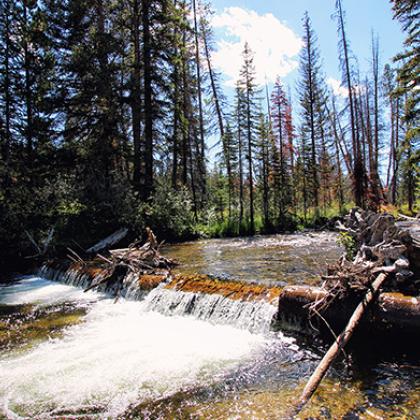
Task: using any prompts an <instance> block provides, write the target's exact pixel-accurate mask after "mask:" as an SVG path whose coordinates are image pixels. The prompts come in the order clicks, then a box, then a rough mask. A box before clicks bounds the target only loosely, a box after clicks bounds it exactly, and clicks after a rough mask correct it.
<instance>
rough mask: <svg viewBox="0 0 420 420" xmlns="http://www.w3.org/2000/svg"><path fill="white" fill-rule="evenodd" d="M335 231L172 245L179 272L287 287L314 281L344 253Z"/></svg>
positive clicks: (167, 252)
mask: <svg viewBox="0 0 420 420" xmlns="http://www.w3.org/2000/svg"><path fill="white" fill-rule="evenodd" d="M342 252H343V250H342V248H341V247H340V246H339V245H338V244H337V235H336V234H335V233H332V232H313V233H297V234H290V235H270V236H255V237H249V238H234V239H230V238H226V239H208V240H199V241H194V242H186V243H181V244H176V245H170V246H167V247H165V248H164V249H163V253H164V254H165V255H166V256H168V257H170V258H174V259H176V260H178V261H179V262H180V266H179V267H178V269H177V270H175V271H177V272H182V273H186V274H192V273H200V274H208V275H211V276H214V277H218V278H226V279H233V280H240V281H244V282H256V283H264V284H270V285H279V286H283V285H285V284H310V283H313V282H316V281H318V278H317V275H319V274H321V273H323V272H325V269H326V266H327V264H329V263H333V262H334V261H336V260H337V258H338V257H339V256H340V255H341V254H342Z"/></svg>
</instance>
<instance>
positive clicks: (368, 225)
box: [286, 208, 420, 419]
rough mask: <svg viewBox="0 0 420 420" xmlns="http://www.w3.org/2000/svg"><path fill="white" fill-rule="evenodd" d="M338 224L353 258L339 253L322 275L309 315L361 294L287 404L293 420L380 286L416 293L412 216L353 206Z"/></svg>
mask: <svg viewBox="0 0 420 420" xmlns="http://www.w3.org/2000/svg"><path fill="white" fill-rule="evenodd" d="M337 228H338V229H339V230H340V231H341V232H346V234H347V235H349V236H350V237H351V238H352V240H353V241H354V245H355V247H354V248H355V251H357V252H356V255H355V257H354V259H353V260H351V261H350V260H349V259H347V258H346V256H343V257H342V258H341V259H340V260H339V262H338V263H337V264H336V265H335V266H332V267H329V272H328V275H327V276H323V279H324V284H323V288H325V289H326V290H327V291H328V293H327V294H326V295H325V296H324V297H323V298H321V299H319V300H317V301H315V302H314V303H312V304H311V306H310V310H311V312H312V314H313V315H316V316H319V317H320V318H321V319H322V320H324V321H325V319H324V318H323V317H322V312H323V311H325V310H326V308H327V307H328V306H329V305H331V304H332V302H333V301H335V300H336V299H346V298H348V297H351V296H352V295H353V297H354V295H358V294H362V297H361V300H360V303H359V304H358V305H357V307H356V309H355V310H354V312H353V315H352V316H351V317H350V319H349V321H348V323H347V325H346V327H345V328H344V330H343V331H342V332H341V334H339V335H338V336H335V340H334V342H333V344H332V345H331V346H330V348H329V349H328V351H327V353H326V354H325V355H324V357H323V358H322V360H321V361H320V363H319V365H318V367H317V368H316V369H315V371H314V372H313V373H312V375H311V377H310V378H309V380H308V382H307V383H306V385H305V388H304V389H303V392H302V394H301V395H300V397H299V398H298V399H297V400H296V402H295V404H294V405H293V406H292V407H291V408H290V410H289V412H288V413H287V416H286V418H287V419H295V418H296V416H297V415H298V414H299V413H300V411H301V410H302V409H303V407H304V406H305V405H306V404H307V403H308V401H309V400H310V399H311V397H312V395H313V394H314V392H315V391H316V389H317V387H318V385H319V384H320V382H321V381H322V379H323V378H324V376H325V375H326V373H327V371H328V369H329V368H330V366H331V365H332V363H333V362H334V360H335V359H336V358H337V356H338V354H339V353H340V351H343V349H344V347H345V346H346V344H347V343H348V342H349V340H350V338H351V337H352V335H353V333H354V331H355V330H356V329H357V326H358V325H359V323H360V321H361V319H362V317H363V315H364V313H365V312H366V309H367V308H368V306H369V304H370V303H372V302H373V301H374V300H375V299H376V297H377V296H378V294H379V293H380V291H381V290H384V288H385V287H386V288H388V289H391V290H394V291H401V290H403V291H404V289H405V291H406V290H407V289H411V290H410V291H411V293H412V294H413V295H418V294H419V261H420V258H419V257H420V235H419V233H420V224H419V221H418V220H416V219H412V220H410V221H409V223H406V222H405V223H404V224H401V225H398V223H397V222H396V220H395V218H394V217H393V216H392V215H389V214H381V213H373V212H371V211H369V210H361V209H358V208H354V209H353V210H352V211H351V212H350V214H349V215H348V216H346V217H345V219H344V222H343V223H342V222H338V223H337ZM325 322H326V321H325ZM330 330H331V332H333V331H332V329H331V328H330ZM334 335H335V334H334Z"/></svg>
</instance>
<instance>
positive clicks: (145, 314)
mask: <svg viewBox="0 0 420 420" xmlns="http://www.w3.org/2000/svg"><path fill="white" fill-rule="evenodd" d="M298 237H299V242H298V243H299V244H301V243H302V242H303V241H307V243H308V244H310V245H308V246H310V247H311V248H314V249H315V248H316V249H317V251H316V252H317V253H318V255H322V258H324V259H328V258H333V255H335V254H337V253H338V252H339V250H338V248H337V247H336V246H335V245H334V244H333V243H332V242H330V240H329V239H328V241H327V242H328V247H327V248H326V251H325V252H324V253H322V252H321V250H320V249H319V243H320V239H321V237H322V236H321V237H318V238H317V240H314V237H313V236H309V237H306V236H305V235H298ZM326 237H327V238H329V237H330V236H329V234H327V236H326ZM286 238H287V239H286ZM286 238H285V237H280V236H279V237H268V238H266V242H264V238H257V239H255V241H254V245H255V246H253V245H252V244H253V241H252V240H249V239H245V240H236V239H235V240H222V241H219V240H216V241H200V242H199V243H198V244H197V243H192V244H191V245H189V244H186V245H181V246H176V247H174V249H173V250H171V249H168V250H167V253H168V254H171V255H175V254H176V255H177V256H178V258H179V259H180V260H182V259H183V258H184V261H188V263H189V269H191V270H192V268H191V267H192V266H193V265H194V264H195V263H193V262H192V259H193V258H192V257H193V255H194V253H195V252H196V251H197V250H198V249H201V250H202V252H201V254H200V253H198V254H200V255H201V256H199V257H198V261H199V263H197V264H199V267H198V265H196V267H197V270H198V271H202V272H207V273H209V274H213V275H215V274H217V273H218V272H217V270H218V269H219V270H221V271H222V272H223V273H225V275H226V276H229V277H232V278H238V277H240V278H241V279H242V280H246V281H250V280H252V277H253V276H255V279H254V280H258V279H260V276H261V280H262V281H263V282H269V283H272V282H275V281H276V280H277V281H285V282H286V280H285V279H286V278H288V277H287V275H288V274H290V273H291V275H292V277H293V276H295V275H296V272H293V271H290V270H288V271H287V272H286V273H285V275H284V276H283V275H281V274H282V272H281V271H278V272H277V274H276V275H274V273H273V272H272V271H271V270H267V271H266V272H264V271H263V269H262V268H261V269H260V271H258V272H256V274H255V273H254V274H252V272H251V271H247V270H243V269H242V268H241V267H244V266H245V267H248V266H249V263H250V261H249V260H250V256H251V255H253V256H254V257H255V259H254V260H253V262H252V264H256V263H255V261H256V260H258V259H260V258H261V256H262V255H263V252H262V251H261V249H260V248H262V249H265V250H266V256H267V258H269V259H271V261H274V260H275V258H276V254H275V249H276V246H277V247H278V248H279V254H280V255H281V256H277V257H278V259H281V260H285V259H286V257H285V255H286V254H287V247H289V248H288V249H289V251H290V255H289V256H288V258H289V257H290V259H293V258H295V256H296V258H297V260H298V262H297V263H296V264H297V266H298V267H300V268H299V270H301V271H300V272H301V273H304V272H309V273H310V274H311V275H312V272H311V271H310V270H313V268H311V267H309V265H308V266H305V265H304V263H302V255H303V254H304V251H303V250H302V249H299V248H303V245H302V246H300V245H298V243H297V242H296V241H295V242H294V243H292V242H291V239H290V238H293V236H289V235H288V236H287V237H286ZM276 241H277V242H276ZM286 241H289V242H288V244H287V245H286V244H285V243H286ZM263 243H265V244H267V245H263ZM276 244H277V245H276ZM190 246H191V249H190V250H189V247H190ZM217 248H219V249H221V250H222V251H221V252H222V255H223V261H224V262H223V263H220V265H218V264H219V262H218V256H220V255H221V254H218V253H217V252H216V249H217ZM229 248H230V249H229ZM180 249H182V253H181V252H180ZM208 249H211V251H209V252H207V250H208ZM235 249H236V250H237V254H235V253H234V250H235ZM250 249H251V250H252V249H253V250H254V252H249V250H250ZM226 253H229V254H230V257H231V258H232V261H231V264H229V262H228V260H227V259H226V258H227V257H226ZM181 254H182V255H181ZM188 255H189V257H188ZM203 255H205V260H206V261H207V263H208V264H207V268H206V266H205V264H204V263H203V259H204V257H203ZM211 255H213V256H214V257H212V258H211V257H210V256H211ZM182 256H183V257H182ZM319 258H320V257H319ZM252 264H251V265H252ZM273 264H274V262H273ZM308 264H309V263H308ZM215 267H216V269H215ZM318 269H321V263H320V265H319V267H317V268H315V269H314V270H313V271H314V272H315V271H316V270H318ZM276 270H277V269H276ZM61 280H62V281H63V282H66V283H67V284H62V283H58V282H52V281H48V280H45V279H42V278H40V277H36V276H29V277H24V278H21V279H19V280H18V281H16V282H14V283H12V284H8V285H6V284H5V285H0V418H2V417H3V418H10V419H14V418H28V419H29V418H31V419H32V418H36V419H47V418H59V419H73V418H78V419H80V418H86V419H88V418H120V419H126V418H133V419H134V418H135V419H278V418H281V415H282V414H283V413H285V411H286V410H287V408H288V407H289V406H290V404H291V403H292V401H293V400H294V398H296V396H297V395H298V394H299V391H300V390H301V389H302V387H303V386H304V383H305V381H306V380H307V378H308V375H309V374H310V373H311V372H312V370H313V369H314V368H315V366H316V364H317V363H318V361H319V357H320V354H321V350H318V349H316V348H315V346H308V345H304V344H301V343H300V342H297V341H295V340H294V339H293V338H291V337H288V336H286V335H284V334H282V333H281V332H274V331H271V330H270V324H271V318H272V316H273V314H274V312H275V307H274V306H273V305H270V304H268V303H265V302H241V301H233V300H230V299H227V298H224V297H221V296H218V295H203V294H195V293H183V292H178V291H174V290H167V289H164V288H162V287H158V288H157V289H154V290H153V291H151V292H150V293H149V294H147V295H141V296H140V295H137V294H135V293H133V294H130V293H127V298H132V299H136V300H124V299H120V300H119V301H118V302H116V303H115V302H114V299H112V298H110V297H109V296H107V295H106V294H101V293H96V292H88V293H83V291H82V289H81V288H77V287H75V286H73V285H72V284H75V283H76V282H77V281H79V280H80V279H77V278H72V277H71V276H69V277H68V278H63V279H61ZM290 281H291V280H290ZM303 281H304V280H302V282H303ZM138 299H140V300H138ZM413 346H415V343H413ZM370 350H371V352H369V356H370V357H365V355H360V357H359V356H357V355H354V356H353V358H354V360H353V362H352V363H351V364H350V368H348V369H346V368H345V367H344V365H343V364H338V365H337V367H338V369H337V371H332V372H331V374H330V375H329V378H328V379H327V380H325V381H324V383H323V384H322V385H321V388H320V389H319V391H318V392H317V394H316V396H315V397H314V400H313V402H312V404H310V406H308V408H307V409H306V410H305V411H304V413H303V415H302V418H333V419H336V418H337V419H338V418H346V419H356V418H366V419H378V418H394V419H396V418H401V419H403V418H404V419H405V418H408V419H410V418H413V419H415V418H420V411H419V408H418V407H419V406H420V397H419V391H420V386H419V383H420V368H419V364H418V355H417V354H416V352H415V351H414V353H415V355H414V356H413V355H411V356H410V355H398V357H390V356H386V355H385V356H383V357H382V356H378V355H377V354H376V353H377V351H378V349H373V348H372V349H370ZM358 357H359V359H360V360H359V359H358Z"/></svg>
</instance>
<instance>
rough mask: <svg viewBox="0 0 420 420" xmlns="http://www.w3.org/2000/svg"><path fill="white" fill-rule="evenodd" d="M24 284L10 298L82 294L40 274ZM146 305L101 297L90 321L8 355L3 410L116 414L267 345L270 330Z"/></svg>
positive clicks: (219, 372) (224, 369)
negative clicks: (250, 328)
mask: <svg viewBox="0 0 420 420" xmlns="http://www.w3.org/2000/svg"><path fill="white" fill-rule="evenodd" d="M23 283H24V284H25V287H23V286H22V285H20V286H19V285H17V286H16V288H15V292H14V293H13V295H12V294H11V293H10V290H9V292H7V293H4V291H3V293H2V300H4V299H5V300H8V301H10V302H16V301H19V302H22V301H24V302H28V301H29V300H30V299H33V301H37V302H40V301H41V302H43V303H45V302H46V301H48V302H52V301H53V300H54V299H56V298H57V296H58V295H61V294H63V293H64V294H66V293H67V292H69V290H68V289H73V291H74V294H73V292H70V293H67V299H68V298H75V297H76V296H77V292H80V291H77V290H75V289H74V288H68V287H67V286H62V285H59V284H57V287H58V289H57V290H56V289H54V288H53V286H52V285H51V284H49V282H45V281H43V280H40V279H36V278H34V279H32V280H31V279H27V281H26V282H23ZM35 284H37V285H38V286H37V287H35V286H34V285H35ZM19 287H21V288H19ZM59 290H60V292H59ZM82 296H83V295H79V296H78V297H80V298H81V297H82ZM143 306H144V305H143V304H142V303H139V302H125V301H123V302H120V303H117V304H114V303H113V302H112V300H109V299H103V300H100V301H97V302H96V303H93V305H92V307H91V310H90V311H89V313H88V314H87V316H86V319H85V322H84V323H83V324H80V325H77V326H73V327H71V328H69V329H68V330H67V331H66V333H65V335H64V337H63V338H62V339H54V340H50V341H47V342H44V343H42V344H40V345H39V346H38V347H36V348H35V349H33V350H31V351H29V352H27V353H24V354H23V355H13V353H12V354H11V355H9V356H8V357H7V358H6V359H3V360H1V361H0V396H1V399H2V410H3V413H5V414H6V415H7V416H9V417H12V416H14V415H16V414H19V415H27V416H28V415H29V416H41V417H42V415H45V414H46V413H53V412H56V413H57V412H66V410H70V409H71V410H72V411H74V409H75V408H77V407H79V408H80V409H81V408H82V407H84V408H85V409H86V407H90V408H91V410H92V411H93V412H96V413H98V412H101V413H102V414H104V413H106V414H109V415H111V416H115V415H117V414H119V413H122V412H124V411H125V410H126V409H127V408H128V407H129V406H130V404H134V403H138V402H139V401H144V400H146V399H153V398H158V397H162V396H165V395H169V394H171V393H174V392H176V391H179V390H181V389H188V388H189V387H192V386H199V385H200V384H201V385H204V384H206V385H208V384H209V383H211V382H212V381H215V380H217V378H218V377H220V376H223V375H225V374H227V373H228V372H230V371H231V370H232V369H234V368H235V367H237V366H238V364H239V363H241V362H244V361H246V360H247V359H248V358H250V357H251V356H252V355H255V354H256V353H258V352H259V351H261V350H262V349H263V348H264V346H265V345H266V344H267V339H266V338H264V337H263V336H261V335H256V334H251V333H250V332H248V331H245V330H239V329H236V328H233V327H230V326H220V325H212V324H210V323H206V322H203V321H199V320H195V319H193V318H188V317H165V316H163V315H161V314H158V313H155V312H145V310H144V309H143ZM89 410H90V409H89Z"/></svg>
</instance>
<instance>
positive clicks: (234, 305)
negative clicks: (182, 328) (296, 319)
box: [143, 287, 277, 333]
mask: <svg viewBox="0 0 420 420" xmlns="http://www.w3.org/2000/svg"><path fill="white" fill-rule="evenodd" d="M143 305H144V307H145V309H146V310H149V311H156V312H159V313H161V314H164V315H167V316H168V315H170V316H184V315H191V316H193V317H195V318H197V319H201V320H205V321H209V322H211V323H215V324H227V325H233V326H235V327H237V328H241V329H246V330H248V331H251V332H257V333H261V332H268V331H269V330H270V326H271V323H272V320H273V317H274V315H275V314H276V311H277V309H276V307H275V306H274V305H272V304H270V303H267V302H265V301H263V300H260V301H242V300H232V299H229V298H226V297H224V296H222V295H219V294H205V293H200V292H197V293H193V292H181V291H177V290H171V289H165V288H162V287H158V288H156V289H154V290H152V291H151V292H150V293H149V295H148V296H147V297H146V299H145V301H144V302H143Z"/></svg>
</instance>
